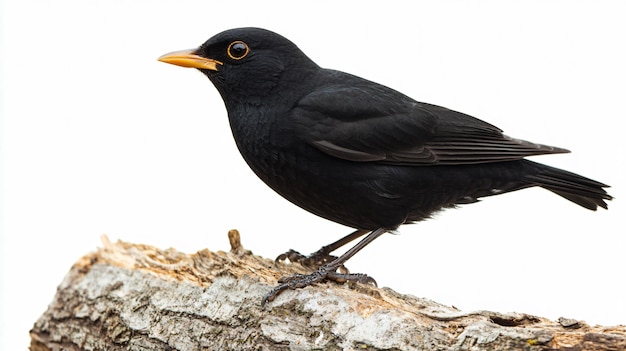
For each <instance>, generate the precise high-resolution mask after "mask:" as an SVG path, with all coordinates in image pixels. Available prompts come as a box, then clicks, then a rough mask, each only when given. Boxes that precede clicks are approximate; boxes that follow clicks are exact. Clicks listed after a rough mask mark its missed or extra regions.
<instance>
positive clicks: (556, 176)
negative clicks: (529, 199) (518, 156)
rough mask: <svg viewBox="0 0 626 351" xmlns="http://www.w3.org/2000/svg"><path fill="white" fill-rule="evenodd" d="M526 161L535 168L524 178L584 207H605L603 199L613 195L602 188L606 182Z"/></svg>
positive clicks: (593, 208) (609, 198)
mask: <svg viewBox="0 0 626 351" xmlns="http://www.w3.org/2000/svg"><path fill="white" fill-rule="evenodd" d="M526 161H527V162H529V163H531V165H532V166H533V168H535V170H536V173H535V172H533V173H532V174H529V175H527V176H526V179H527V180H529V181H531V182H532V183H533V185H536V186H540V187H542V188H544V189H547V190H550V191H551V192H553V193H555V194H557V195H560V196H562V197H564V198H566V199H568V200H570V201H571V202H574V203H576V204H578V205H580V206H582V207H584V208H587V209H590V210H593V211H595V210H597V209H598V206H600V207H602V208H605V209H606V208H607V204H606V202H605V200H611V199H613V197H612V196H611V195H609V194H608V193H607V192H606V190H604V188H607V187H609V186H608V185H606V184H603V183H600V182H597V181H595V180H593V179H589V178H586V177H583V176H580V175H578V174H576V173H572V172H568V171H564V170H562V169H558V168H554V167H550V166H546V165H543V164H539V163H535V162H532V161H528V160H526Z"/></svg>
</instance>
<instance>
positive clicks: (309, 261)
mask: <svg viewBox="0 0 626 351" xmlns="http://www.w3.org/2000/svg"><path fill="white" fill-rule="evenodd" d="M369 232H370V231H369V230H362V229H359V230H356V231H354V232H352V233H351V234H348V235H346V236H344V237H343V238H341V239H339V240H337V241H335V242H334V243H332V244H329V245H326V246H323V247H322V248H321V249H319V250H317V251H316V252H314V253H312V254H310V255H308V256H305V255H303V254H301V253H299V252H298V251H295V250H289V251H287V252H285V253H283V254H281V255H279V256H278V257H276V260H275V262H276V264H278V263H280V262H281V261H284V260H289V261H290V262H298V263H300V264H301V265H303V266H305V267H308V268H312V269H317V268H319V267H321V266H322V265H324V264H327V263H329V262H332V261H334V260H336V259H337V256H333V255H331V254H330V253H331V252H333V251H335V250H337V249H338V248H340V247H342V246H344V245H346V244H347V243H349V242H351V241H353V240H355V239H357V238H360V237H362V236H363V235H365V234H367V233H369ZM339 269H340V270H341V271H342V272H343V273H348V270H347V269H346V267H344V266H343V265H342V266H341V267H339Z"/></svg>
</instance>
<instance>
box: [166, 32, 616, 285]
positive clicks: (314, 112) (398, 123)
mask: <svg viewBox="0 0 626 351" xmlns="http://www.w3.org/2000/svg"><path fill="white" fill-rule="evenodd" d="M161 60H162V61H165V62H169V63H173V64H177V65H181V66H186V67H195V68H198V69H200V70H201V71H202V72H203V73H204V74H206V75H207V76H208V78H209V79H210V80H211V81H212V82H213V84H214V85H215V87H216V88H217V89H218V91H219V92H220V94H221V96H222V98H223V100H224V102H225V104H226V108H227V111H228V117H229V120H230V125H231V129H232V133H233V136H234V139H235V141H236V143H237V146H238V148H239V150H240V152H241V154H242V156H243V157H244V159H245V160H246V162H247V163H248V165H249V166H250V167H251V168H252V170H253V171H254V172H255V173H256V174H257V175H258V176H259V177H260V178H261V179H262V180H263V181H264V182H265V183H266V184H267V185H269V186H270V187H271V188H272V189H274V190H275V191H276V192H278V193H279V194H281V195H282V196H284V197H285V198H287V199H288V200H289V201H291V202H293V203H294V204H296V205H298V206H300V207H302V208H304V209H306V210H308V211H310V212H312V213H314V214H317V215H318V216H321V217H324V218H327V219H329V220H332V221H334V222H337V223H341V224H344V225H347V226H350V227H353V228H355V229H358V230H360V233H362V234H361V235H363V234H364V233H367V232H370V231H371V232H373V233H376V235H373V234H370V235H371V236H372V235H373V238H375V237H376V236H378V235H380V234H382V233H383V232H385V231H389V230H393V229H395V228H397V227H398V226H400V225H402V224H404V223H411V222H415V221H420V220H422V219H425V218H427V217H429V216H431V215H432V214H433V213H434V212H436V211H439V210H441V209H444V208H448V207H454V206H455V205H457V204H465V203H471V202H474V201H477V199H479V198H481V197H485V196H490V195H495V194H501V193H505V192H509V191H513V190H518V189H523V188H528V187H533V186H539V187H542V188H545V189H547V190H550V191H552V192H554V193H556V194H558V195H560V196H562V197H564V198H566V199H568V200H570V201H572V202H575V203H577V204H578V205H580V206H583V207H585V208H588V209H591V210H595V209H596V208H597V207H598V206H600V207H603V208H606V202H605V200H610V199H611V196H609V195H608V194H607V193H606V191H605V190H604V189H603V188H604V187H607V185H605V184H602V183H600V182H597V181H594V180H591V179H588V178H585V177H582V176H579V175H577V174H574V173H570V172H567V171H563V170H559V169H556V168H553V167H549V166H546V165H542V164H539V163H535V162H532V161H529V160H525V159H524V157H526V156H533V155H540V154H553V153H564V152H568V151H567V150H565V149H561V148H557V147H551V146H547V145H541V144H535V143H531V142H528V141H524V140H519V139H513V138H510V137H508V136H506V135H504V134H502V131H501V130H500V129H499V128H497V127H495V126H493V125H491V124H489V123H486V122H483V121H481V120H479V119H477V118H474V117H471V116H469V115H466V114H463V113H460V112H456V111H453V110H449V109H446V108H443V107H440V106H435V105H431V104H427V103H422V102H417V101H415V100H413V99H411V98H410V97H408V96H406V95H404V94H402V93H400V92H398V91H395V90H393V89H391V88H388V87H386V86H383V85H380V84H377V83H374V82H371V81H368V80H365V79H363V78H359V77H356V76H354V75H351V74H348V73H344V72H340V71H335V70H330V69H324V68H321V67H319V66H318V65H317V64H315V63H314V62H313V61H312V60H311V59H309V58H308V57H307V56H306V55H305V54H304V53H303V52H302V51H300V49H298V47H297V46H296V45H295V44H293V43H292V42H290V41H289V40H287V39H286V38H284V37H282V36H280V35H278V34H276V33H273V32H270V31H267V30H264V29H259V28H239V29H232V30H227V31H225V32H222V33H220V34H217V35H216V36H214V37H212V38H211V39H209V40H208V41H207V42H205V43H204V44H202V45H201V46H200V47H199V48H197V49H194V50H191V51H185V52H176V53H171V54H168V55H164V56H163V57H161ZM373 238H371V239H370V240H369V241H371V240H373ZM364 241H365V240H364ZM369 241H367V242H369ZM367 242H365V244H367ZM365 244H363V246H364V245H365ZM361 247H362V246H361ZM358 249H360V247H359V248H357V249H356V251H358ZM356 251H355V252H356ZM349 256H351V255H349ZM348 258H349V257H348ZM346 259H347V258H345V259H344V260H343V261H342V262H341V263H343V262H345V260H346ZM327 268H328V267H327ZM336 268H337V265H335V266H332V267H331V269H330V270H331V271H334V269H336ZM293 285H294V284H292V285H290V286H288V287H293ZM295 285H297V284H295ZM301 285H302V284H301ZM304 285H306V284H304Z"/></svg>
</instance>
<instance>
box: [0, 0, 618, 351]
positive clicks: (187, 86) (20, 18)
mask: <svg viewBox="0 0 626 351" xmlns="http://www.w3.org/2000/svg"><path fill="white" fill-rule="evenodd" d="M296 3H297V4H298V5H294V4H296ZM623 4H624V2H620V1H519V2H501V1H472V2H467V1H432V2H426V1H418V2H406V1H402V2H393V1H384V2H381V1H341V2H339V1H333V2H330V1H319V0H318V1H314V2H293V1H289V2H284V3H281V2H272V1H269V2H268V1H263V2H262V1H236V2H231V1H178V2H163V1H154V0H151V1H138V0H135V1H119V0H109V1H84V0H80V1H78V0H77V1H66V0H57V1H49V2H46V1H32V0H20V1H17V0H16V1H5V2H4V3H3V4H2V5H1V6H2V8H0V11H1V12H0V13H1V14H2V28H1V33H2V38H1V43H2V53H1V56H0V60H1V62H2V72H1V74H2V76H1V84H2V86H1V89H2V100H1V106H2V111H1V112H2V113H1V117H2V120H1V122H0V123H1V125H0V128H1V133H2V134H1V141H2V144H1V151H0V152H1V154H0V155H1V157H2V163H1V167H2V173H1V176H2V188H1V199H2V202H1V206H2V219H1V221H2V226H1V229H2V236H1V240H2V241H1V243H0V244H1V249H2V252H1V253H0V254H1V257H2V258H1V262H2V272H1V274H2V275H1V277H2V280H1V284H2V285H1V292H2V296H1V298H2V305H1V307H0V308H1V310H0V316H1V317H0V318H1V319H2V325H0V333H2V335H0V343H1V344H0V349H2V350H25V349H26V347H27V345H28V340H29V337H28V331H29V329H30V328H31V326H32V324H33V323H34V322H35V320H36V319H37V318H38V317H39V316H40V315H41V314H42V313H43V312H44V311H45V309H46V307H47V304H48V303H49V302H50V301H51V300H52V298H53V296H54V293H55V289H56V286H57V285H58V284H59V283H60V282H61V280H62V279H63V276H64V275H65V273H66V272H67V271H68V270H69V269H70V267H71V265H72V263H73V262H75V261H76V260H77V259H78V258H79V257H81V256H82V255H84V254H86V253H88V252H90V251H92V250H94V249H96V247H98V246H99V245H100V239H99V237H100V235H101V234H102V233H106V234H107V235H108V236H109V237H110V238H111V240H117V239H121V240H125V241H130V242H135V243H145V244H151V245H155V246H157V247H161V248H168V247H174V248H176V249H179V250H182V251H185V252H195V251H197V250H200V249H202V248H205V247H208V248H209V249H211V250H227V249H228V241H227V238H226V233H227V231H228V230H229V229H231V228H237V229H239V230H240V231H241V233H242V238H243V244H244V246H245V247H246V248H248V249H251V250H253V251H254V253H256V254H260V255H263V256H266V257H275V256H276V255H278V254H280V253H281V252H283V251H284V250H286V249H288V248H294V249H297V250H300V251H301V252H305V253H308V252H312V251H315V250H317V249H318V248H319V247H320V246H322V245H324V244H328V243H330V242H331V241H333V240H335V239H337V238H339V237H340V236H342V235H345V234H348V233H349V232H350V229H349V228H345V227H342V226H340V225H337V224H334V223H330V222H328V221H326V220H324V219H320V218H317V217H315V216H313V215H310V214H308V213H306V212H304V211H303V210H301V209H299V208H297V207H295V206H293V205H291V204H290V203H288V202H287V201H286V200H283V199H282V198H280V197H279V196H278V195H276V194H275V193H273V192H272V191H271V190H270V189H269V188H267V187H266V186H265V185H264V184H262V182H261V181H259V180H258V179H257V178H256V177H255V176H254V174H253V173H252V172H251V171H250V170H249V169H248V168H247V166H246V165H245V163H244V162H243V160H242V159H241V157H240V156H239V154H238V152H237V150H236V147H235V144H234V142H233V141H232V138H231V135H230V130H229V127H228V123H227V117H226V112H225V109H224V106H223V103H222V101H221V98H220V97H219V95H218V94H217V91H216V90H215V88H214V87H213V86H212V85H211V83H210V82H209V81H208V80H207V79H206V78H205V77H204V76H203V75H202V74H200V73H199V72H197V71H195V70H191V69H183V68H180V67H175V66H171V65H167V64H164V63H160V62H157V61H156V58H157V57H158V56H160V55H161V54H164V53H166V52H169V51H173V50H178V49H187V48H192V47H195V46H197V45H199V44H201V43H202V42H204V41H205V40H206V39H208V38H209V37H210V36H212V35H213V34H216V33H218V32H220V31H222V30H225V29H228V28H233V27H240V26H259V27H265V28H268V29H272V30H274V31H276V32H278V33H281V34H283V35H285V36H286V37H288V38H290V39H291V40H292V41H294V42H295V43H297V44H298V45H299V47H300V48H301V49H302V50H303V51H305V52H306V53H307V54H308V55H309V56H310V57H311V58H312V59H314V60H315V61H316V62H317V63H318V64H320V65H321V66H323V67H329V68H335V69H340V70H343V71H348V72H350V73H353V74H357V75H359V76H362V77H365V78H368V79H371V80H374V81H377V82H380V83H383V84H386V85H388V86H391V87H393V88H395V89H397V90H400V91H402V92H404V93H406V94H407V95H409V96H412V97H413V98H415V99H417V100H419V101H425V102H430V103H435V104H439V105H443V106H446V107H449V108H452V109H455V110H459V111H462V112H465V113H468V114H471V115H474V116H476V117H479V118H481V119H484V120H486V121H488V122H490V123H493V124H495V125H497V126H499V127H501V128H503V129H504V130H505V133H507V134H508V135H511V136H513V137H518V138H522V139H527V140H531V141H535V142H540V143H546V144H551V145H556V146H561V147H566V148H569V149H571V150H572V151H573V153H572V154H566V155H554V156H543V157H537V158H535V159H536V160H540V161H541V162H545V163H548V164H551V165H553V166H557V167H562V168H565V169H568V170H571V171H574V172H577V173H580V174H583V175H585V176H588V177H591V178H594V179H597V180H600V181H603V182H606V183H607V184H610V185H612V186H613V187H612V188H611V189H610V192H611V194H612V195H614V196H616V200H615V201H613V202H611V203H610V204H609V206H610V210H609V211H604V210H602V211H598V212H591V211H586V210H584V209H582V208H580V207H578V206H576V205H574V204H571V203H568V202H567V201H565V200H563V199H562V198H560V197H558V196H555V195H553V194H551V193H549V192H547V191H544V190H542V189H529V190H524V191H520V192H517V193H512V194H506V195H502V196H497V197H493V198H489V199H485V200H484V201H482V202H480V203H478V204H473V205H468V206H464V207H463V208H461V209H459V210H450V211H446V212H444V213H441V214H439V215H437V216H436V218H435V219H433V220H430V221H427V222H423V223H420V224H416V225H411V226H405V227H403V228H401V230H400V234H401V235H386V236H384V237H382V238H380V239H379V240H377V241H376V242H374V243H373V244H371V245H370V246H369V247H367V248H366V249H365V250H363V251H362V252H361V253H360V254H359V255H357V256H356V257H355V258H354V259H352V260H351V261H350V262H349V264H348V267H349V268H350V269H351V270H352V271H354V272H367V273H369V274H370V275H372V276H373V277H375V278H376V279H377V281H378V283H379V285H381V286H389V287H392V288H394V289H396V290H397V291H399V292H402V293H410V294H413V295H416V296H420V297H427V298H430V299H433V300H436V301H439V302H441V303H445V304H449V305H455V306H457V307H458V308H461V309H463V310H480V309H488V310H494V311H500V312H508V311H517V312H527V313H531V314H536V315H539V316H544V317H549V318H552V319H556V318H558V317H560V316H565V317H571V318H577V319H583V320H586V321H587V322H589V323H591V324H604V325H615V324H625V323H626V288H625V285H624V269H625V268H626V258H625V254H624V253H625V251H626V231H625V230H624V229H625V225H624V217H626V210H625V207H624V202H623V201H624V199H626V193H625V192H624V184H625V180H626V174H625V168H626V167H625V163H626V146H625V143H624V142H623V138H624V130H625V128H624V124H623V123H624V122H623V121H624V118H625V108H624V102H625V99H626V83H625V82H626V69H625V66H626V64H625V62H626V54H625V52H624V48H625V47H626V45H625V44H624V43H625V39H624V38H625V35H626V21H624V18H626V9H625V7H624V5H623Z"/></svg>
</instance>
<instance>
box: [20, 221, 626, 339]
mask: <svg viewBox="0 0 626 351" xmlns="http://www.w3.org/2000/svg"><path fill="white" fill-rule="evenodd" d="M229 239H230V242H231V250H230V251H229V252H222V251H218V252H211V251H209V250H207V249H205V250H202V251H199V252H197V253H195V254H185V253H181V252H178V251H176V250H174V249H167V250H161V249H158V248H155V247H152V246H149V245H142V244H131V243H126V242H121V241H118V242H116V243H111V242H109V240H108V239H107V238H106V237H105V236H103V240H102V242H103V247H102V248H100V249H98V250H97V251H96V252H93V253H90V254H87V255H86V256H84V257H82V258H81V259H79V260H78V261H77V262H76V263H75V264H74V265H73V266H72V268H71V270H70V271H69V273H68V274H67V276H66V277H65V278H64V280H63V281H62V283H61V284H60V286H59V287H58V290H57V293H56V295H55V296H54V299H53V300H52V302H51V304H50V305H49V307H48V310H47V311H46V312H45V313H44V314H43V315H42V316H41V317H40V318H39V319H38V320H37V321H36V322H35V324H34V326H33V328H32V330H31V331H30V335H31V345H30V350H31V351H43V350H111V351H112V350H570V351H573V350H613V351H616V350H626V327H625V326H614V327H603V326H590V325H587V324H586V323H585V322H583V321H578V320H573V319H565V318H561V319H559V320H558V321H552V320H548V319H546V318H541V317H537V316H532V315H528V314H524V313H498V312H489V311H474V312H464V311H460V310H458V309H456V308H454V307H451V306H445V305H442V304H439V303H437V302H434V301H431V300H428V299H425V298H418V297H414V296H411V295H400V294H398V293H396V292H394V291H393V290H391V289H389V288H376V287H372V286H363V285H360V284H344V285H341V284H337V283H323V284H316V285H313V286H309V287H307V288H304V289H299V290H287V291H285V292H283V293H282V294H281V295H279V296H278V297H277V298H276V299H275V300H274V301H272V302H269V303H268V304H267V305H265V306H264V307H262V306H261V304H260V301H261V299H262V297H263V296H264V295H265V294H266V293H267V292H268V291H269V290H270V289H271V288H272V287H273V286H275V285H276V284H277V279H278V278H279V277H281V276H284V275H288V274H292V273H307V272H308V271H307V269H306V268H304V267H302V266H300V265H299V264H295V263H294V264H280V265H278V267H277V266H276V264H275V263H274V261H273V260H269V259H266V258H262V257H259V256H255V255H253V254H252V253H251V252H250V251H248V250H245V249H244V248H243V247H242V245H241V241H240V239H239V233H238V232H237V231H236V230H232V231H230V232H229Z"/></svg>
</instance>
